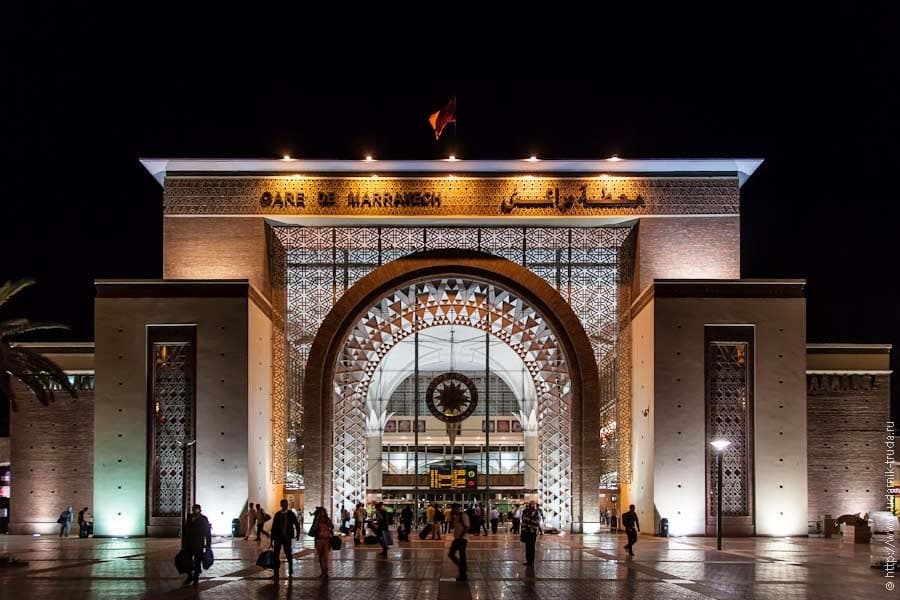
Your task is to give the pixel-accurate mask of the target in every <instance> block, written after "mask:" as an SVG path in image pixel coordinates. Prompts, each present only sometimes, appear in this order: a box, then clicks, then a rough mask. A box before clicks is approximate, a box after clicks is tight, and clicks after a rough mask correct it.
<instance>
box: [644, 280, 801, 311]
mask: <svg viewBox="0 0 900 600" xmlns="http://www.w3.org/2000/svg"><path fill="white" fill-rule="evenodd" d="M805 296H806V280H805V279H655V280H654V281H653V283H652V284H651V285H649V286H647V287H646V288H645V289H644V291H643V292H641V293H640V295H638V297H637V298H636V299H635V300H634V302H632V303H631V318H632V319H634V318H635V317H636V316H637V315H638V313H640V312H641V311H642V310H643V309H644V307H645V306H647V305H648V304H649V303H650V301H651V300H653V299H654V298H804V297H805Z"/></svg>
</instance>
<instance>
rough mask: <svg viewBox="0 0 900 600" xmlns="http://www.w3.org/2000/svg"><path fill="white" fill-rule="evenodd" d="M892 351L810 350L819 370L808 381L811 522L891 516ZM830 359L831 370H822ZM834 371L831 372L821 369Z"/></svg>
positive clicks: (835, 348) (809, 376) (811, 359)
mask: <svg viewBox="0 0 900 600" xmlns="http://www.w3.org/2000/svg"><path fill="white" fill-rule="evenodd" d="M888 351H889V348H888V347H881V348H880V349H879V348H877V347H871V346H869V347H866V346H858V347H854V346H843V347H835V346H825V347H823V346H815V345H811V347H810V349H809V357H810V366H811V367H814V368H812V369H811V370H810V372H808V374H807V377H806V383H807V407H808V408H807V410H808V418H807V432H808V437H809V470H808V481H809V516H808V519H809V521H818V520H820V519H821V518H822V517H823V515H825V514H830V515H832V516H833V517H835V518H837V517H838V516H840V515H842V514H855V513H857V512H859V513H862V514H863V515H865V513H867V512H870V511H874V510H886V506H887V504H886V501H885V497H884V493H885V477H884V471H885V465H884V460H885V446H884V442H885V435H886V431H885V428H886V425H887V423H888V421H889V420H890V392H891V386H890V375H889V374H888V356H889V354H888V353H887V352H888ZM838 352H840V353H842V354H843V357H842V356H840V355H839V354H838ZM829 359H830V360H831V362H832V364H823V361H828V360H829ZM835 361H837V362H840V363H842V364H834V362H835ZM848 361H849V362H852V363H855V364H848ZM863 361H864V362H863ZM829 366H830V367H832V368H831V369H826V368H822V367H829ZM848 366H852V367H856V368H855V369H848V368H847V367H848ZM834 367H838V368H834ZM840 367H843V369H841V368H840ZM866 371H868V372H866Z"/></svg>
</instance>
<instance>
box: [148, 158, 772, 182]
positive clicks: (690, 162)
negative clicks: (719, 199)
mask: <svg viewBox="0 0 900 600" xmlns="http://www.w3.org/2000/svg"><path fill="white" fill-rule="evenodd" d="M140 161H141V164H142V165H144V168H145V169H147V171H148V172H149V173H150V174H151V175H152V176H153V177H154V179H156V180H157V181H158V182H159V183H160V185H162V184H163V182H164V181H165V178H166V176H170V175H175V174H197V173H204V174H216V176H218V177H222V176H227V175H232V176H233V175H248V174H249V175H260V174H293V173H317V174H319V173H329V174H340V175H344V176H352V175H364V176H369V175H371V174H372V173H378V174H398V173H403V174H416V175H424V176H427V175H446V174H448V173H453V174H478V175H484V174H505V175H517V174H531V173H534V174H557V175H567V174H576V175H577V174H581V175H585V174H600V173H616V174H642V175H644V174H654V175H657V176H658V175H660V174H677V175H698V174H699V175H708V174H719V175H722V174H729V175H735V176H736V177H737V178H738V181H739V185H743V184H744V182H745V181H746V180H747V178H749V177H750V176H751V175H753V173H754V172H755V171H756V169H757V168H758V167H759V165H761V164H762V162H763V159H760V158H699V159H695V158H686V159H593V160H522V159H512V160H452V161H451V160H446V159H445V160H372V161H368V160H327V159H325V160H318V159H314V160H306V159H302V160H301V159H287V160H284V159H282V160H277V159H227V158H226V159H221V158H218V159H216V158H212V159H208V158H142V159H140Z"/></svg>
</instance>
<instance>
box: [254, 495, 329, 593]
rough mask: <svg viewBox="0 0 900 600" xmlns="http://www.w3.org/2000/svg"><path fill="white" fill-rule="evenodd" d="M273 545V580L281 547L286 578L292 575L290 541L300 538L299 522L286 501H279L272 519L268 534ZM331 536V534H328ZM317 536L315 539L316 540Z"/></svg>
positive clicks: (279, 564) (278, 564)
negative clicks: (277, 509) (285, 565)
mask: <svg viewBox="0 0 900 600" xmlns="http://www.w3.org/2000/svg"><path fill="white" fill-rule="evenodd" d="M269 537H270V538H271V539H272V543H273V544H274V545H275V560H276V561H277V562H276V563H275V576H274V578H275V581H276V582H277V581H278V571H279V567H280V566H281V549H282V548H284V557H285V558H286V559H287V567H288V578H290V579H293V577H294V558H293V556H292V555H291V541H292V540H294V539H300V522H299V521H298V520H297V515H295V514H294V513H293V512H292V511H290V510H288V501H287V500H282V501H281V510H279V511H278V512H277V513H275V518H274V519H273V520H272V532H271V533H270V534H269ZM329 537H331V536H329ZM318 539H319V538H318V536H317V537H316V540H317V541H318Z"/></svg>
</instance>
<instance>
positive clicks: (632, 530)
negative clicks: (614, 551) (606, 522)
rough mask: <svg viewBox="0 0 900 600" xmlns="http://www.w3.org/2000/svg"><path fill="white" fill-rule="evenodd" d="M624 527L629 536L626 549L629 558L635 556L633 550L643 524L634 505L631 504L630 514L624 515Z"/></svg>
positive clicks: (629, 506)
mask: <svg viewBox="0 0 900 600" xmlns="http://www.w3.org/2000/svg"><path fill="white" fill-rule="evenodd" d="M622 527H624V528H625V534H626V535H627V536H628V543H627V544H625V549H626V550H628V555H629V556H634V552H633V551H632V548H633V547H634V545H635V544H636V543H637V534H638V532H639V531H640V530H641V523H640V522H639V521H638V516H637V513H636V512H634V504H629V505H628V512H627V513H624V514H622Z"/></svg>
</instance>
